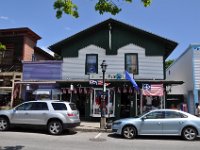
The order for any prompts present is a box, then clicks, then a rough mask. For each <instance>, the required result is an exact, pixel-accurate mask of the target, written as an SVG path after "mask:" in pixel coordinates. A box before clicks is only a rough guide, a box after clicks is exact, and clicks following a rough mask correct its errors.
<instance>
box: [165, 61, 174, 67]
mask: <svg viewBox="0 0 200 150" xmlns="http://www.w3.org/2000/svg"><path fill="white" fill-rule="evenodd" d="M173 62H174V60H173V59H169V60H167V61H165V69H167V68H168V67H169V66H170V65H171V64H173Z"/></svg>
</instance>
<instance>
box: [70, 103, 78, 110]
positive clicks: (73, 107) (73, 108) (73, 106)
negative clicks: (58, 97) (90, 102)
mask: <svg viewBox="0 0 200 150" xmlns="http://www.w3.org/2000/svg"><path fill="white" fill-rule="evenodd" d="M69 106H70V107H71V109H72V110H77V108H76V105H75V104H69Z"/></svg>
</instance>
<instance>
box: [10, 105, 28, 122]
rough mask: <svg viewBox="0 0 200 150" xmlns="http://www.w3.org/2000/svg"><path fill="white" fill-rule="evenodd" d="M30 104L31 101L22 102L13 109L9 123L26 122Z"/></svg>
mask: <svg viewBox="0 0 200 150" xmlns="http://www.w3.org/2000/svg"><path fill="white" fill-rule="evenodd" d="M31 106H32V103H31V102H27V103H23V104H22V105H19V106H18V107H16V108H15V109H14V110H13V113H12V117H11V123H13V124H27V123H28V122H29V119H30V118H29V116H28V112H29V110H30V108H31Z"/></svg>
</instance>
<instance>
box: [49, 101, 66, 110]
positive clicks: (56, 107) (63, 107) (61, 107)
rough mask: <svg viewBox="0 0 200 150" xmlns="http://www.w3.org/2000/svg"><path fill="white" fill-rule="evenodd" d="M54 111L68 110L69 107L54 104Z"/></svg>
mask: <svg viewBox="0 0 200 150" xmlns="http://www.w3.org/2000/svg"><path fill="white" fill-rule="evenodd" d="M52 106H53V109H54V110H67V107H66V105H65V104H63V103H52Z"/></svg>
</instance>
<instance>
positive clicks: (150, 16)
mask: <svg viewBox="0 0 200 150" xmlns="http://www.w3.org/2000/svg"><path fill="white" fill-rule="evenodd" d="M95 1H96V0H74V3H76V4H77V5H78V6H79V13H80V17H79V18H78V19H75V18H73V17H71V16H67V15H64V16H63V17H62V18H61V19H57V18H56V17H55V14H56V12H55V10H54V9H53V2H54V0H1V1H0V29H6V28H19V27H28V28H30V29H31V30H33V31H34V32H35V33H37V34H38V35H40V36H41V37H42V39H41V40H39V41H38V43H37V46H39V47H41V48H43V49H46V48H47V47H48V46H50V45H52V44H54V43H56V42H58V41H60V40H62V39H64V38H67V37H69V36H71V35H73V34H75V33H78V32H80V31H82V30H84V29H86V28H88V27H90V26H93V25H95V24H97V23H100V22H102V21H104V20H106V19H108V18H113V19H116V20H119V21H122V22H124V23H127V24H130V25H132V26H135V27H138V28H140V29H143V30H145V31H148V32H151V33H154V34H156V35H159V36H161V37H164V38H167V39H170V40H173V41H176V42H177V43H178V44H179V45H178V46H177V47H176V49H175V50H174V51H173V53H172V54H171V55H170V56H169V57H168V59H175V58H177V57H178V56H179V55H180V54H182V53H183V51H185V50H186V49H187V48H188V46H189V45H190V44H192V43H200V41H199V40H200V38H199V37H200V13H199V7H200V0H153V2H152V4H151V6H150V7H147V8H145V7H143V5H142V3H141V2H140V0H133V4H124V3H120V6H121V7H122V12H121V13H120V14H118V15H116V16H112V15H110V14H104V15H100V14H98V12H95V10H94V4H95Z"/></svg>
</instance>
